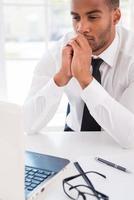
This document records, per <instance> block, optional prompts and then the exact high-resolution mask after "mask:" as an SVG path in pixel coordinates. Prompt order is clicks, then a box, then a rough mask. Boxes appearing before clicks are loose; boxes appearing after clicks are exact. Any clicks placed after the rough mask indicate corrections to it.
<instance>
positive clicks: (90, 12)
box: [70, 10, 102, 15]
mask: <svg viewBox="0 0 134 200" xmlns="http://www.w3.org/2000/svg"><path fill="white" fill-rule="evenodd" d="M70 13H71V15H79V13H76V12H73V11H71V12H70ZM94 13H102V11H100V10H92V11H89V12H86V13H85V14H86V15H91V14H94Z"/></svg>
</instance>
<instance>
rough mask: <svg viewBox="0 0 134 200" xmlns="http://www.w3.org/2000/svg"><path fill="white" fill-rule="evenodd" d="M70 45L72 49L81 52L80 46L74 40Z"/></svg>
mask: <svg viewBox="0 0 134 200" xmlns="http://www.w3.org/2000/svg"><path fill="white" fill-rule="evenodd" d="M69 45H71V47H72V48H73V50H74V51H75V50H80V46H79V44H78V42H77V41H76V40H74V39H73V40H71V41H70V42H69Z"/></svg>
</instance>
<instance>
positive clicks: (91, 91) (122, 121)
mask: <svg viewBox="0 0 134 200" xmlns="http://www.w3.org/2000/svg"><path fill="white" fill-rule="evenodd" d="M94 83H95V84H91V85H90V86H89V88H86V89H85V90H84V91H83V93H82V98H83V100H84V101H85V102H86V103H87V106H88V108H89V110H90V113H91V115H92V116H93V117H94V118H95V119H96V121H97V122H98V123H99V124H100V125H101V127H102V128H103V129H104V130H105V131H107V132H108V133H109V134H110V135H111V136H112V137H113V138H114V139H115V140H116V141H117V142H118V143H119V144H120V145H121V146H122V147H125V148H129V147H134V131H133V130H134V114H133V113H132V112H130V111H129V110H128V109H126V108H125V107H124V106H123V105H121V104H120V103H119V102H117V101H116V100H114V99H113V98H112V97H111V96H110V95H109V94H108V93H107V92H106V91H105V90H104V89H103V88H102V86H101V85H98V83H97V82H94ZM96 84H97V86H96ZM99 86H100V87H99Z"/></svg>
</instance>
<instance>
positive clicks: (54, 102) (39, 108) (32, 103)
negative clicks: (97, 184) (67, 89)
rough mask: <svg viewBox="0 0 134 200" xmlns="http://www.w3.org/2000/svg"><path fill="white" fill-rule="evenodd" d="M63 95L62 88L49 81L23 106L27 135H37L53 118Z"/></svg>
mask: <svg viewBox="0 0 134 200" xmlns="http://www.w3.org/2000/svg"><path fill="white" fill-rule="evenodd" d="M62 94H63V88H61V87H58V86H56V84H55V83H54V80H53V79H51V80H50V81H49V82H48V83H47V84H46V85H45V86H44V87H43V88H42V89H40V90H39V92H37V93H36V94H35V95H34V96H32V97H29V98H28V99H27V100H26V102H25V104H24V107H23V108H24V121H25V123H24V124H25V130H26V132H27V133H29V134H30V133H31V134H33V133H38V132H39V131H40V130H41V129H42V128H43V127H44V126H45V125H47V123H48V122H49V121H50V119H52V117H53V116H54V114H55V112H56V110H57V107H58V105H59V103H60V100H61V97H62Z"/></svg>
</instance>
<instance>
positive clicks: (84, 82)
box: [79, 76, 93, 89]
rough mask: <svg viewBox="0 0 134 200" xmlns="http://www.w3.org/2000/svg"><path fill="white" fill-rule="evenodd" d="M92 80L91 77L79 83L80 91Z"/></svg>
mask: <svg viewBox="0 0 134 200" xmlns="http://www.w3.org/2000/svg"><path fill="white" fill-rule="evenodd" d="M92 80H93V77H92V76H91V77H88V78H87V79H84V80H81V81H79V84H80V86H81V87H82V89H85V88H86V87H87V86H88V85H89V84H90V83H91V82H92Z"/></svg>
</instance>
